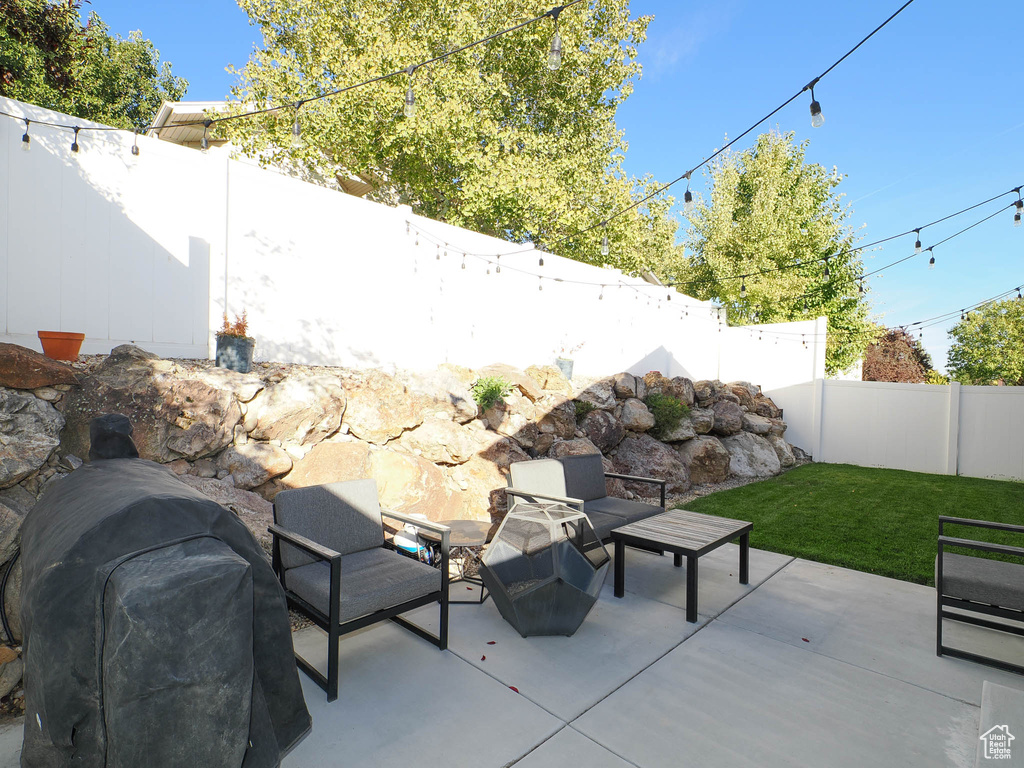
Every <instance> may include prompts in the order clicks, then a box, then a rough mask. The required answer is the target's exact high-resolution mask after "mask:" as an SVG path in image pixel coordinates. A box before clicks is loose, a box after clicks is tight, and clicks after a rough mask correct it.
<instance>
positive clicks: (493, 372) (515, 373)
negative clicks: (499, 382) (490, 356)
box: [477, 363, 544, 403]
mask: <svg viewBox="0 0 1024 768" xmlns="http://www.w3.org/2000/svg"><path fill="white" fill-rule="evenodd" d="M477 373H478V374H479V376H480V378H485V377H489V376H494V377H498V378H502V379H504V380H505V381H507V382H509V383H510V384H512V386H513V388H514V389H516V390H518V391H519V392H520V393H522V394H523V395H525V396H526V397H528V398H530V402H534V403H535V402H537V401H538V400H540V399H541V398H542V397H544V390H543V387H542V386H541V384H540V382H538V381H536V380H535V379H534V378H533V377H532V376H529V375H528V374H526V373H525V372H523V371H521V370H519V369H518V368H513V367H512V366H511V365H504V364H501V363H495V364H494V365H488V366H486V367H485V368H481V369H480V370H479V371H477Z"/></svg>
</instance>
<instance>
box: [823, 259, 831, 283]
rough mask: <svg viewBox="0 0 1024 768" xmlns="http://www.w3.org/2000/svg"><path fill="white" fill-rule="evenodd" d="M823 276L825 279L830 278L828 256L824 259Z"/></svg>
mask: <svg viewBox="0 0 1024 768" xmlns="http://www.w3.org/2000/svg"><path fill="white" fill-rule="evenodd" d="M823 276H824V278H825V280H826V281H827V280H831V279H832V273H831V272H830V271H829V269H828V258H826V259H825V272H824V274H823Z"/></svg>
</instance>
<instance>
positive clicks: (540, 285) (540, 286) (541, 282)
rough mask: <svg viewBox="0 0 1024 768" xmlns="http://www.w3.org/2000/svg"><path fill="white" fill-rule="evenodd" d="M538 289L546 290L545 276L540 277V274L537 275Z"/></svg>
mask: <svg viewBox="0 0 1024 768" xmlns="http://www.w3.org/2000/svg"><path fill="white" fill-rule="evenodd" d="M537 290H538V291H543V290H544V278H543V277H540V276H539V275H538V276H537Z"/></svg>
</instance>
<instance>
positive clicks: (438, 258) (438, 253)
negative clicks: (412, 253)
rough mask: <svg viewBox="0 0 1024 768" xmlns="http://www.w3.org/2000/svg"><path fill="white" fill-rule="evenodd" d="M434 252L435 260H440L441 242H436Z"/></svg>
mask: <svg viewBox="0 0 1024 768" xmlns="http://www.w3.org/2000/svg"><path fill="white" fill-rule="evenodd" d="M435 253H436V255H435V257H434V258H435V259H436V260H437V261H440V260H441V244H440V243H438V244H437V251H436V252H435Z"/></svg>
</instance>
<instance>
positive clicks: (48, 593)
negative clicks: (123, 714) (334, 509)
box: [21, 459, 311, 768]
mask: <svg viewBox="0 0 1024 768" xmlns="http://www.w3.org/2000/svg"><path fill="white" fill-rule="evenodd" d="M203 538H206V539H212V540H216V541H220V542H222V543H223V544H224V545H225V546H226V547H228V548H230V549H231V550H232V551H233V552H234V553H235V554H236V555H238V556H239V557H240V558H241V559H243V560H244V561H245V562H246V563H247V564H248V566H249V568H250V569H251V576H252V590H253V592H252V604H253V615H254V621H253V624H252V640H251V644H252V648H251V650H250V649H249V648H244V649H242V648H227V647H225V648H222V649H219V650H218V651H217V654H218V655H219V654H220V653H222V652H244V653H251V655H252V660H253V676H252V687H251V692H250V705H249V711H250V714H249V723H248V743H251V746H249V747H248V749H247V750H246V754H245V757H244V759H243V761H242V766H243V768H263V766H276V765H279V764H280V761H281V758H282V756H283V755H284V754H286V753H287V751H288V750H289V749H291V748H292V747H293V746H294V745H295V744H297V743H298V742H299V741H300V740H301V739H302V738H303V737H304V736H305V735H306V734H307V733H308V732H309V729H310V726H311V721H310V717H309V713H308V712H307V711H306V706H305V702H304V701H303V698H302V689H301V688H300V686H299V677H298V672H297V670H296V667H295V661H294V656H293V654H292V640H291V628H290V626H289V621H288V613H287V609H286V606H285V599H284V593H283V591H282V589H281V587H280V584H279V583H278V581H277V579H276V578H275V576H274V572H273V569H272V568H271V567H270V562H269V561H268V559H267V557H266V555H265V554H264V552H263V550H262V549H261V548H260V546H259V544H257V542H256V541H255V539H254V538H253V536H252V534H250V533H249V531H248V529H247V528H246V527H245V525H243V524H242V522H241V521H239V520H238V519H237V518H236V517H235V515H234V514H232V513H231V512H230V511H228V510H227V509H225V508H224V507H222V506H220V505H219V504H217V503H216V502H214V501H213V500H212V499H210V498H208V497H207V496H204V495H203V494H202V493H200V492H199V491H197V490H194V489H193V488H191V487H189V486H187V485H185V484H184V483H182V482H181V481H180V480H178V479H177V478H176V477H175V476H174V475H173V474H172V473H171V472H170V471H169V470H168V469H166V468H165V467H161V466H159V465H157V464H154V463H152V462H149V461H143V460H141V459H110V460H106V461H97V462H94V463H92V464H87V465H85V466H83V467H81V468H79V469H78V470H76V471H75V472H73V473H72V474H71V475H69V476H68V477H67V478H65V479H64V480H61V481H58V482H56V483H54V484H53V485H52V486H51V487H50V489H49V490H47V491H46V493H45V494H44V495H43V497H42V498H41V499H40V500H39V502H38V503H37V504H36V505H35V507H33V508H32V510H31V511H30V512H29V514H28V515H27V516H26V518H25V523H24V525H23V526H22V554H23V559H22V563H23V568H24V575H23V586H22V607H21V619H22V626H23V629H24V635H25V643H24V657H25V709H26V728H25V741H24V746H23V750H22V766H24V768H50V767H51V766H53V767H54V768H56V767H57V766H66V765H72V764H73V765H76V766H82V767H83V768H92V767H93V766H96V767H97V768H98V767H99V766H104V765H105V764H106V753H107V749H108V743H107V725H106V723H105V720H104V710H103V701H102V699H101V696H100V692H101V691H103V690H104V689H103V682H102V680H101V679H100V677H101V670H102V660H103V658H104V654H105V653H106V652H107V651H108V649H107V648H106V647H105V646H104V644H103V636H104V623H103V622H104V620H103V616H102V613H103V610H102V607H103V606H104V593H105V589H106V588H107V583H106V578H107V575H109V574H112V573H114V572H115V570H117V569H118V568H119V566H122V565H124V564H126V563H127V562H128V561H130V560H134V559H136V558H138V557H140V556H142V555H145V554H147V553H148V552H151V551H154V550H157V549H161V548H163V547H168V546H173V545H174V544H177V543H180V542H183V541H186V540H190V539H203ZM212 609H213V608H212V606H211V605H209V604H207V603H206V602H205V601H202V602H200V603H198V604H195V603H194V604H192V606H191V607H189V608H182V610H181V612H180V613H179V614H178V615H177V616H176V617H175V619H176V626H177V628H178V632H179V634H180V633H187V632H188V631H189V629H190V628H191V627H193V626H195V625H197V624H198V623H201V622H203V621H205V620H206V618H207V617H206V614H207V613H208V612H209V611H210V610H212ZM232 642H234V641H232ZM164 673H165V670H161V669H160V668H159V667H158V666H156V665H154V666H152V667H151V668H150V669H149V671H148V673H147V674H148V680H137V681H135V683H134V684H135V685H136V686H137V687H136V690H140V689H141V686H144V685H149V686H150V688H151V690H152V691H153V692H154V693H157V692H159V691H161V690H162V689H163V688H164V687H165V686H167V685H176V684H177V683H175V682H174V681H168V680H167V679H165V678H164V677H163V674H164ZM108 692H109V691H108ZM201 714H202V713H201V711H200V710H199V709H197V708H196V707H195V706H193V707H191V708H189V709H184V710H183V709H181V708H176V709H174V710H173V711H163V712H161V713H159V715H157V714H151V715H150V716H151V718H152V720H151V723H150V726H149V727H151V728H165V729H166V728H171V727H177V726H178V725H180V724H181V723H183V722H185V721H188V720H190V719H193V718H195V717H197V716H201ZM143 764H145V765H154V766H156V765H174V764H175V763H174V762H173V760H171V759H169V758H167V757H166V756H163V755H152V754H151V755H150V756H149V758H148V759H147V760H146V762H145V763H143Z"/></svg>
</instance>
